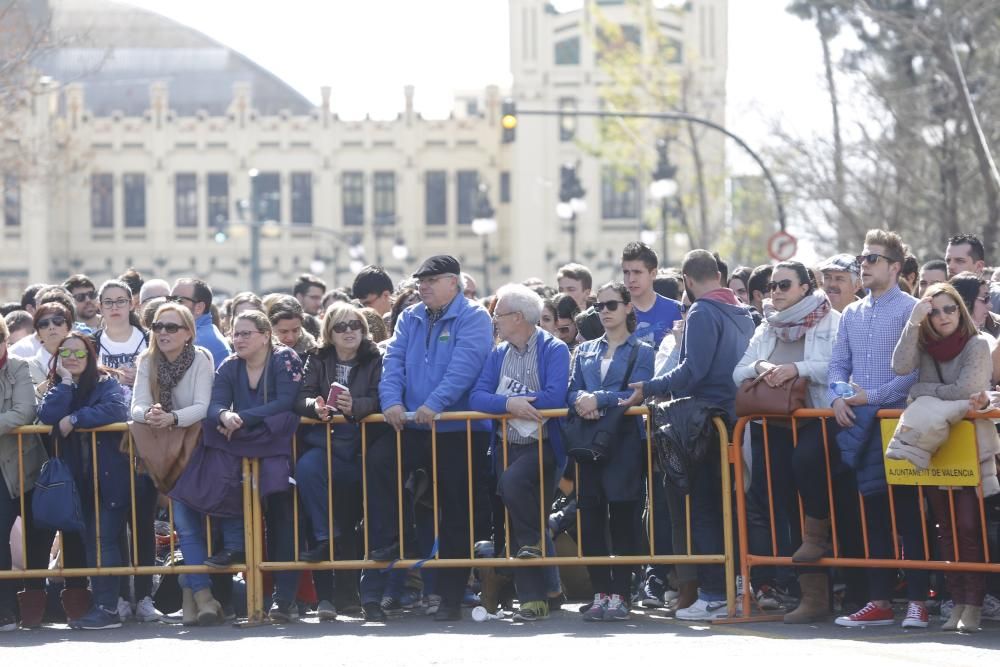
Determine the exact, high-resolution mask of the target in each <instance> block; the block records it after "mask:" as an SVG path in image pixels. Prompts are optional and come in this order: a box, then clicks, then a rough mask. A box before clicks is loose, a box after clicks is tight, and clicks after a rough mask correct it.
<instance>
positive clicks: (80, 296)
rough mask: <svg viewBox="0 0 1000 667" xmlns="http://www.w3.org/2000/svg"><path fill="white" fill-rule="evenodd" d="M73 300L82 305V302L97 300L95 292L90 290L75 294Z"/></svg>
mask: <svg viewBox="0 0 1000 667" xmlns="http://www.w3.org/2000/svg"><path fill="white" fill-rule="evenodd" d="M73 298H74V299H75V300H76V302H77V303H83V302H84V301H93V300H94V299H96V298H97V292H96V291H94V290H90V291H89V292H77V293H76V294H74V295H73Z"/></svg>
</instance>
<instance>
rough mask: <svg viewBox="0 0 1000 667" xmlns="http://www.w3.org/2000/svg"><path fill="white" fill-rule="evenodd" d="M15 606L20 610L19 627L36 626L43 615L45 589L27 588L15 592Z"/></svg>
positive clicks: (40, 622) (40, 621)
mask: <svg viewBox="0 0 1000 667" xmlns="http://www.w3.org/2000/svg"><path fill="white" fill-rule="evenodd" d="M17 606H18V607H19V608H20V610H21V627H22V628H37V627H39V626H41V624H42V618H43V617H44V616H45V591H40V590H32V589H28V590H26V591H21V592H20V593H18V594H17Z"/></svg>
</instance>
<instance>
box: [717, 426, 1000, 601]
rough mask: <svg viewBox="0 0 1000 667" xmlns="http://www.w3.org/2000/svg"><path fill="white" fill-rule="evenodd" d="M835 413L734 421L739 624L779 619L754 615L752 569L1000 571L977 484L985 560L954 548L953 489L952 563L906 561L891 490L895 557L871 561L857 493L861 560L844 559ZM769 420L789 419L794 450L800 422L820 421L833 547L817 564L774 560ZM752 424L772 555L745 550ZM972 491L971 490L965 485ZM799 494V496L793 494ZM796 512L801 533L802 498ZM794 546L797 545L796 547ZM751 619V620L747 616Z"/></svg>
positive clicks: (922, 505)
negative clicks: (759, 429)
mask: <svg viewBox="0 0 1000 667" xmlns="http://www.w3.org/2000/svg"><path fill="white" fill-rule="evenodd" d="M902 413H903V411H902V410H879V411H878V413H877V416H878V418H879V419H880V420H881V419H898V418H899V416H900V415H901V414H902ZM833 418H834V412H833V410H830V409H826V410H822V409H800V410H796V411H795V412H794V413H792V415H790V416H789V415H752V416H747V417H741V418H740V419H739V421H737V423H736V427H735V429H734V431H733V451H732V458H731V462H732V463H733V464H735V466H734V467H735V489H734V491H735V495H736V515H737V519H738V522H739V531H738V532H739V560H740V573H741V574H742V579H743V589H742V590H741V591H740V595H742V597H743V600H744V601H745V602H744V604H743V608H742V611H741V612H740V615H741V620H748V619H749V620H753V621H760V620H780V619H781V616H776V617H772V616H767V615H764V616H752V610H751V604H750V601H751V600H752V598H753V596H752V595H751V581H750V570H751V568H753V567H755V566H762V565H763V566H766V565H771V566H783V567H813V568H815V567H852V568H889V569H915V570H932V571H938V572H948V571H952V572H990V573H997V572H1000V563H991V562H989V561H990V551H989V539H988V531H987V521H986V507H985V505H984V502H983V494H982V482H980V485H979V487H978V488H977V496H978V500H979V520H980V524H981V525H980V529H981V531H982V533H981V536H982V540H983V555H984V558H983V562H967V561H962V560H961V558H960V556H959V548H958V529H957V524H956V521H955V495H954V494H955V488H954V487H949V488H947V493H948V504H949V509H950V514H951V530H952V536H951V537H952V545H953V550H954V554H945V556H948V555H954V560H929V559H927V558H925V559H922V560H912V559H904V558H902V556H903V555H904V554H901V551H900V539H899V531H898V530H897V529H895V528H896V526H897V523H896V507H895V503H894V502H893V493H892V491H891V485H890V490H889V491H890V492H889V493H888V501H889V514H890V520H891V525H892V526H893V528H894V530H893V534H892V545H893V558H872V557H871V554H870V545H869V531H868V525H867V520H866V518H865V498H864V496H863V495H861V493H860V491H859V492H858V501H859V503H860V515H861V522H860V523H861V526H860V528H861V537H862V542H863V546H864V557H863V558H858V557H845V556H843V555H842V551H843V550H842V548H841V544H840V539H839V536H838V531H837V516H836V502H835V499H834V483H833V482H834V480H833V477H834V475H833V472H832V471H831V470H830V464H829V462H830V447H831V446H836V444H832V445H831V443H830V441H829V437H828V429H827V422H826V420H827V419H833ZM768 419H771V420H779V419H780V420H783V421H788V420H789V419H790V420H791V423H792V439H793V446H795V447H797V446H798V438H799V436H798V425H799V423H800V422H801V421H803V420H811V419H819V420H821V422H822V424H821V433H822V438H823V453H824V455H825V457H826V461H827V466H826V484H827V501H828V502H829V506H830V535H831V540H832V542H831V544H832V551H833V556H832V557H824V558H821V559H820V560H818V561H815V562H810V563H796V562H793V561H792V558H791V556H778V555H777V553H778V538H777V531H776V526H775V507H774V490H773V486H772V481H773V480H772V479H771V452H770V442H769V437H768V426H767V422H768ZM965 419H966V420H976V419H1000V411H993V412H983V413H979V412H970V413H968V414H967V415H966V416H965ZM753 421H760V422H762V426H763V433H764V442H763V451H764V460H765V463H764V470H765V474H766V478H767V495H768V513H769V516H768V518H769V523H770V532H771V535H770V537H771V542H770V546H771V554H754V553H750V546H749V526H748V521H747V497H746V496H747V492H748V490H749V485H746V486H745V482H744V478H745V473H744V470H743V460H744V459H743V456H742V447H743V440H744V437H743V435H744V432H745V430H746V428H747V425H748V424H749V423H750V422H753ZM916 488H917V499H918V505H919V510H920V524H921V529H922V538H923V547H924V554H925V555H929V554H931V553H932V550H931V548H930V547H931V542H932V541H934V540H936V539H937V536H936V535H931V536H930V537H929V536H928V528H927V507H926V504H927V503H926V502H925V496H924V490H923V487H922V486H920V485H916ZM969 488H972V487H969ZM797 495H798V494H797ZM798 509H799V522H800V529H801V530H802V532H803V533H804V532H805V530H804V526H805V512H804V509H803V506H802V498H801V496H798ZM795 546H796V547H797V546H798V545H795ZM751 617H752V618H751Z"/></svg>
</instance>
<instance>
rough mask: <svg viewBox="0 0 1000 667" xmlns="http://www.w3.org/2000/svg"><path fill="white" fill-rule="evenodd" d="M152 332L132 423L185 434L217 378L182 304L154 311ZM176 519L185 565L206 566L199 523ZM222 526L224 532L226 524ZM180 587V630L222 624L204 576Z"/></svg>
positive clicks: (178, 508)
mask: <svg viewBox="0 0 1000 667" xmlns="http://www.w3.org/2000/svg"><path fill="white" fill-rule="evenodd" d="M150 330H151V332H152V335H151V337H150V339H149V348H148V349H147V350H146V351H145V352H144V353H143V354H142V356H140V358H139V367H138V370H137V372H136V380H135V387H134V393H133V394H132V409H131V414H132V419H133V420H134V421H136V422H139V423H143V424H148V425H149V426H151V427H152V428H154V429H168V428H173V427H179V428H187V427H188V426H191V425H193V424H196V423H197V422H199V421H201V420H202V419H204V418H205V415H206V414H207V413H208V405H209V401H210V400H211V398H212V379H213V376H214V374H215V370H214V369H215V364H214V362H213V360H212V354H211V353H210V352H209V351H208V350H206V349H205V348H203V347H198V346H197V345H195V344H194V332H195V323H194V317H193V316H192V315H191V311H189V310H188V309H187V308H185V307H184V306H182V305H180V304H177V303H173V302H168V303H165V304H163V305H162V306H160V307H159V308H157V310H156V315H155V316H154V317H153V324H152V326H151V327H150ZM143 477H145V475H143ZM174 518H175V522H176V524H177V529H178V532H179V535H180V547H181V553H183V554H184V559H185V562H186V563H202V562H204V560H205V558H206V557H207V553H205V539H204V526H203V523H202V521H203V520H202V517H201V516H200V515H198V513H197V512H194V511H193V510H190V509H189V508H187V507H185V506H183V504H182V503H179V502H176V503H174ZM147 519H148V520H149V521H150V523H152V520H153V517H152V516H150V517H140V520H141V521H145V520H147ZM230 521H232V520H230ZM222 523H223V530H224V531H226V520H223V521H222ZM241 527H242V524H241V522H240V521H239V520H238V519H237V520H235V526H230V531H226V532H231V533H232V534H233V538H234V539H233V540H232V541H233V542H234V543H235V544H236V545H242V543H243V533H242V530H241ZM144 546H148V547H149V552H150V553H149V556H150V560H152V548H153V546H154V545H153V544H149V545H140V551H139V560H140V561H142V560H144V558H143V556H144V555H145V554H144V551H146V550H145V549H143V547H144ZM142 564H146V563H142ZM149 564H152V563H151V562H150V563H149ZM184 583H185V585H184V586H183V588H182V591H183V601H184V606H183V610H184V618H183V621H184V624H185V625H193V624H195V623H200V624H207V623H215V622H219V621H221V620H222V617H221V613H220V606H219V603H218V602H217V601H216V600H215V598H214V597H213V596H212V591H211V589H210V587H209V578H208V575H206V574H188V575H185V582H184ZM136 597H139V596H138V595H136ZM147 606H148V607H149V609H152V600H151V599H150V598H149V597H143V598H142V599H141V600H140V601H139V603H138V604H137V610H136V612H137V613H136V615H137V617H139V618H142V617H143V613H142V612H143V611H144V608H145V607H147Z"/></svg>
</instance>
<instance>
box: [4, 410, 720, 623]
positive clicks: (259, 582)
mask: <svg viewBox="0 0 1000 667" xmlns="http://www.w3.org/2000/svg"><path fill="white" fill-rule="evenodd" d="M540 412H541V414H542V415H543V416H545V417H549V418H557V417H565V416H566V414H567V410H565V409H561V410H541V411H540ZM627 414H629V415H647V416H648V414H649V410H648V409H647V408H645V407H636V408H632V409H630V410H629V411H628V413H627ZM511 418H512V417H511V416H510V415H491V414H484V413H478V412H456V413H445V414H442V415H440V416H439V418H438V420H439V421H465V422H466V436H467V437H466V447H467V450H466V457H467V466H468V471H467V473H468V475H469V485H468V503H469V534H470V543H469V555H468V558H442V557H441V556H440V554H439V553H435V554H434V556H433V557H430V558H421V559H419V560H417V559H411V558H401V559H399V560H396V561H394V562H393V563H392V564H391V565H392V566H393V567H399V568H409V567H413V566H415V565H417V564H418V563H419V564H420V566H421V567H427V568H440V567H473V566H474V567H504V568H508V567H542V566H563V565H647V564H663V565H672V564H689V565H707V564H712V565H721V566H723V568H724V570H725V577H726V582H727V584H726V595H727V601H728V610H729V615H730V616H733V615H734V614H735V613H736V587H735V566H736V565H735V564H736V561H735V557H734V556H735V553H736V552H735V547H734V540H733V521H732V497H731V495H730V493H729V492H728V489H729V488H730V486H731V477H730V470H729V463H730V453H729V443H728V437H727V431H726V428H725V425H724V424H723V423H722V421H721V420H718V419H716V422H717V423H716V426H717V428H718V432H719V434H720V436H719V447H720V452H721V454H722V455H721V456H720V460H721V466H720V472H721V478H722V509H723V517H722V519H723V527H724V530H723V544H724V552H723V553H721V554H694V553H692V539H691V522H690V515H691V506H690V498H689V497H688V498H686V499H685V505H686V507H685V514H686V519H687V521H686V538H687V539H686V553H682V554H679V555H663V554H656V553H655V552H654V551H655V550H654V546H653V545H654V544H655V540H654V538H655V528H654V522H655V518H654V517H655V515H654V513H655V508H654V506H653V505H654V504H653V503H652V502H649V503H648V512H649V514H648V520H647V521H646V530H647V531H648V534H647V538H648V544H649V552H648V553H642V554H640V553H636V554H634V555H612V556H584V555H583V542H582V527H581V525H580V521H579V520H577V522H576V536H575V538H576V547H577V553H576V555H575V556H557V555H555V554H550V553H547V551H546V545H545V540H544V539H543V540H542V550H543V555H542V558H534V559H517V558H513V557H512V556H511V555H510V554H511V547H510V539H511V538H510V534H511V533H510V520H509V516H508V514H507V510H506V507H505V508H504V524H505V528H506V531H505V534H506V554H507V555H506V556H496V557H492V558H477V557H476V556H475V545H474V540H475V537H474V530H473V526H474V519H475V502H474V479H475V475H473V474H472V473H473V470H472V461H473V456H472V447H473V441H472V422H473V421H477V420H492V421H499V422H500V424H501V427H502V428H501V431H500V432H501V436H500V439H499V442H500V444H501V449H502V452H501V453H502V457H503V468H504V469H506V467H507V461H508V442H507V429H506V426H507V421H508V419H511ZM384 421H385V420H384V418H383V416H382V415H380V414H378V415H372V416H370V417H368V418H366V419H364V420H362V421H361V422H360V427H361V452H362V475H361V479H362V511H363V523H362V525H363V526H364V534H363V546H364V554H365V555H366V556H367V554H368V553H369V535H368V526H369V522H368V503H367V497H368V488H367V487H368V483H367V474H365V472H366V466H367V450H368V440H369V438H368V429H367V426H368V425H369V424H373V423H382V422H384ZM645 422H646V436H647V440H648V439H649V436H650V430H651V425H650V423H649V420H648V419H646V420H645ZM337 423H345V420H344V418H343V417H342V416H340V417H335V418H334V419H333V420H332V422H320V421H316V420H309V419H303V420H302V424H324V425H326V426H327V432H326V447H327V460H326V462H327V475H328V480H330V481H329V482H328V485H327V490H328V498H327V501H328V516H327V520H328V526H327V528H328V530H329V535H330V555H331V558H330V559H329V560H326V561H321V562H308V563H307V562H303V561H300V560H299V551H300V539H299V532H300V528H299V512H300V510H299V507H298V489H297V487H295V486H293V495H294V501H295V502H294V503H293V512H294V522H295V525H294V541H295V545H294V553H295V560H294V561H291V562H279V561H270V560H265V556H264V543H265V534H264V516H263V510H262V499H261V495H260V485H259V480H260V462H259V460H257V459H249V458H244V459H243V519H244V521H243V523H244V532H245V549H246V561H245V563H243V564H234V565H232V566H230V567H227V568H217V567H211V566H207V565H200V564H199V565H188V564H185V565H179V566H178V565H135V564H134V563H137V562H138V561H139V546H138V537H137V531H136V530H134V529H133V531H132V536H131V544H130V549H131V561H132V563H133V565H126V566H114V567H109V566H105V565H103V564H102V563H101V550H100V548H98V549H97V563H96V567H65V564H64V562H63V559H64V552H63V549H62V534H61V532H57V533H56V534H57V538H56V539H58V540H59V541H60V545H59V546H60V556H59V563H58V566H57V567H53V568H51V569H24V570H13V569H12V570H8V571H0V579H23V578H46V577H85V576H115V575H152V574H159V575H165V574H184V573H204V574H220V573H230V574H234V573H239V572H242V573H243V575H244V577H245V579H246V591H247V592H246V595H247V623H248V624H251V625H252V624H255V623H260V622H263V621H264V619H265V617H266V611H267V609H268V607H269V603H268V602H266V601H265V597H264V582H263V573H264V572H266V571H281V570H360V569H364V568H385V567H388V566H389V565H390V563H388V562H385V561H371V560H334V559H333V558H332V556H333V553H334V507H333V501H334V499H333V483H332V480H333V465H334V457H333V455H332V446H331V445H332V440H331V428H330V427H332V426H333V425H334V424H337ZM50 430H51V427H49V426H40V425H32V426H24V427H20V428H18V429H15V430H14V431H12V433H13V434H15V435H17V436H18V443H17V446H18V470H19V472H18V474H19V478H20V481H21V484H22V488H23V482H24V445H25V441H24V437H25V436H33V435H36V434H46V433H49V432H50ZM430 430H431V450H432V454H431V462H432V463H431V465H432V470H431V471H430V473H431V474H430V480H431V490H432V499H433V514H434V538H435V540H437V538H438V537H439V526H438V509H439V506H438V492H437V453H438V452H437V426H436V422H435V423H434V424H432V426H431V429H430ZM78 431H79V432H81V433H83V432H86V433H90V434H91V456H92V466H93V484H94V489H95V493H94V511H95V513H96V514H95V516H96V517H97V518H96V520H95V523H96V524H97V527H96V536H95V537H96V539H97V541H98V544H99V540H100V520H99V517H100V513H101V511H102V508H101V503H100V494H99V489H100V479H99V477H100V476H99V475H98V466H97V447H98V444H97V434H98V433H101V432H109V431H110V432H119V433H123V434H124V436H123V441H124V442H127V445H128V453H129V469H130V479H131V488H130V504H131V510H130V511H131V520H132V525H133V526H135V525H137V522H138V514H137V509H136V485H135V484H136V463H137V458H136V456H135V447H134V443H133V441H132V437H131V434H129V433H128V425H127V424H123V423H119V424H111V425H108V426H104V427H102V428H97V429H78ZM544 431H545V429H544V428H541V429H539V436H538V466H539V478H540V479H541V478H542V477H543V475H544V472H543V471H544V465H543V445H544V435H543V433H544ZM403 446H404V444H403V438H402V434H401V433H397V434H396V481H397V484H396V490H397V498H396V502H397V511H398V515H399V549H400V552H399V553H400V555H401V556H402V555H403V554H404V553H405V552H406V547H405V541H404V540H405V537H404V536H405V535H406V532H407V531H406V530H405V527H404V524H403V521H404V512H403V483H404V480H403V476H402V461H403V457H402V456H401V454H402V448H403ZM296 448H297V442H296V441H293V456H292V459H293V461H294V460H295V459H296V458H297V456H296V454H297V452H296V451H295V449H296ZM645 456H646V466H647V470H650V471H652V470H654V466H653V452H652V447H651V446H648V447H646V454H645ZM569 465H576V464H574V463H572V462H570V463H569ZM658 483H660V481H659V475H653V474H650V475H647V479H646V491H647V494H648V497H649V498H650V499H651V498H652V494H653V484H658ZM551 502H552V499H551V498H546V497H545V494H540V502H539V508H538V518H539V525H540V527H541V530H542V533H541V534H542V535H543V536H544V535H546V534H548V533H547V532H546V531H548V530H549V528H548V513H549V507H550V505H551ZM20 503H21V508H20V509H21V517H22V521H23V518H24V517H25V499H24V496H23V494H22V496H21V499H20ZM170 503H171V504H170V506H169V518H170V537H169V540H170V551H171V553H174V552H175V551H176V550H177V548H178V547H177V545H176V543H175V537H174V534H175V530H174V522H173V506H172V501H170ZM29 530H30V526H28V525H24V524H23V523H22V530H21V548H22V553H23V555H24V558H25V566H26V567H27V565H28V564H27V557H28V531H29ZM81 537H82V536H81ZM206 539H207V542H208V545H207V546H208V549H207V551H208V553H209V554H211V553H213V549H212V530H211V518H210V517H209V518H206ZM675 549H676V547H675Z"/></svg>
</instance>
